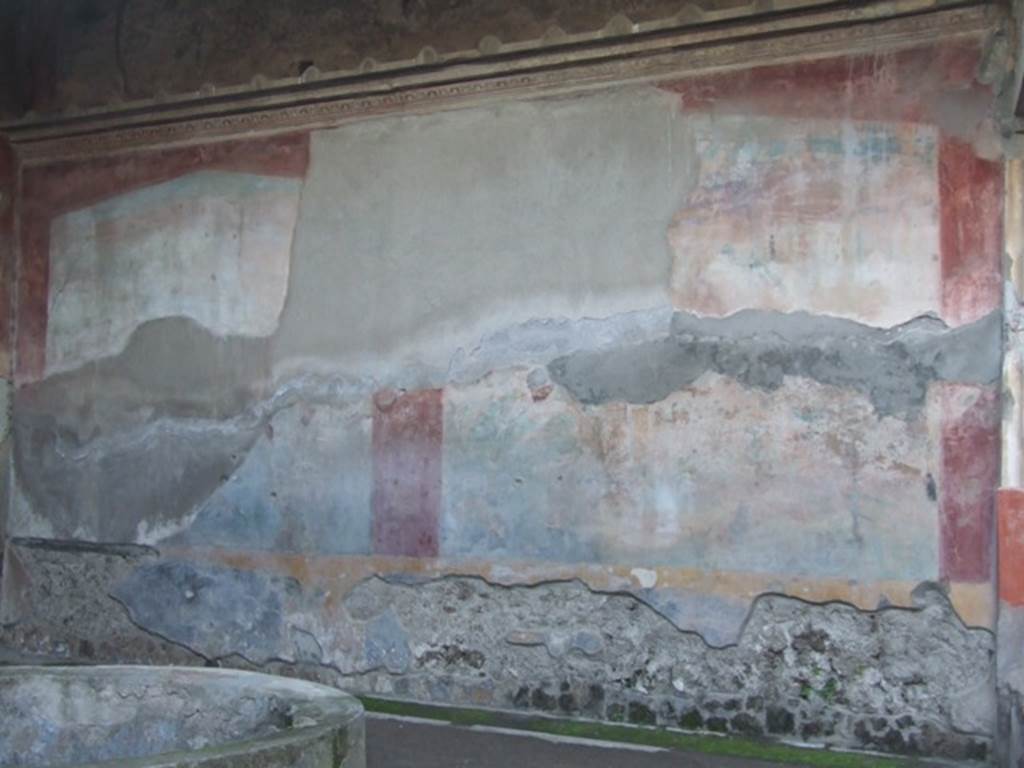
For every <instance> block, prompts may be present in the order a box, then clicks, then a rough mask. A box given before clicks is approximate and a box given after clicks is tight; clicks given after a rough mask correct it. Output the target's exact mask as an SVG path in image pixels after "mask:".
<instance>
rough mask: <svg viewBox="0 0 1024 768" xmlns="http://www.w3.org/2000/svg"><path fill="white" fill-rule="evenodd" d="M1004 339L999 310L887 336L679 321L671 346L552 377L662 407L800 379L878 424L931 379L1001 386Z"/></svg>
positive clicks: (783, 320) (911, 410) (648, 346)
mask: <svg viewBox="0 0 1024 768" xmlns="http://www.w3.org/2000/svg"><path fill="white" fill-rule="evenodd" d="M1000 339H1001V320H1000V317H999V314H998V313H997V312H993V313H990V314H988V315H987V316H985V317H984V318H982V319H981V320H978V321H976V322H974V323H971V324H970V325H967V326H964V327H961V328H957V329H948V328H947V327H946V326H945V325H944V324H943V323H942V322H941V321H939V320H936V319H934V318H929V317H922V318H917V319H915V320H913V321H911V322H908V323H906V324H904V325H901V326H898V327H896V328H892V329H879V328H874V327H871V326H865V325H861V324H859V323H855V322H853V321H849V320H843V319H839V318H832V317H827V316H825V317H820V316H814V315H808V314H805V313H801V312H796V313H792V314H783V313H778V312H765V311H759V310H744V311H742V312H737V313H736V314H734V315H731V316H730V317H728V318H723V319H718V318H699V317H695V316H693V315H687V314H682V313H680V314H677V315H676V317H675V319H674V321H673V324H672V331H671V333H670V334H669V335H668V337H667V338H664V339H660V340H657V341H649V342H643V343H638V344H633V345H626V346H622V347H620V348H618V349H614V350H609V351H602V352H579V353H576V354H573V355H567V356H565V357H560V358H558V359H556V360H554V361H552V362H551V363H550V364H549V366H548V369H549V370H550V372H551V376H552V378H553V379H554V380H555V381H556V382H558V383H559V384H560V385H562V386H564V387H565V388H566V389H567V390H568V391H569V392H571V393H572V395H573V396H574V397H575V398H576V399H577V400H579V401H580V402H581V403H585V404H600V403H609V402H626V403H656V402H658V401H660V400H663V399H664V398H665V397H667V396H668V395H669V394H671V393H672V392H675V391H678V390H679V389H682V388H684V387H687V386H690V385H691V384H693V382H694V381H696V380H697V379H698V378H699V377H700V376H701V375H702V374H704V373H705V372H706V371H714V372H717V373H720V374H722V375H726V376H730V377H732V378H734V379H736V380H737V381H739V382H741V383H742V384H744V386H748V387H755V388H759V389H764V390H768V391H771V390H775V389H778V388H779V387H780V386H781V385H782V382H783V379H784V378H785V377H786V376H802V377H806V378H809V379H812V380H814V381H818V382H821V383H823V384H829V385H834V386H838V387H842V388H845V389H851V390H854V391H858V392H861V393H863V394H864V395H865V396H867V397H868V398H869V399H870V400H871V403H872V405H873V406H874V408H875V410H876V412H877V413H878V415H879V416H880V417H881V416H898V417H900V418H912V417H913V416H914V414H915V413H917V412H919V411H920V409H921V408H922V407H923V406H924V404H925V399H926V395H927V391H928V386H929V384H930V383H932V382H933V381H956V382H969V383H992V382H994V381H996V380H997V378H998V377H999V373H1000V361H1001V348H1000Z"/></svg>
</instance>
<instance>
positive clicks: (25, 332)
mask: <svg viewBox="0 0 1024 768" xmlns="http://www.w3.org/2000/svg"><path fill="white" fill-rule="evenodd" d="M308 164H309V135H308V134H306V133H298V134H290V135H286V136H274V137H268V138H262V139H249V140H245V141H230V142H219V143H215V144H210V145H205V146H196V147H183V148H179V149H167V150H161V151H158V152H149V153H145V154H140V155H130V156H124V157H114V158H103V159H99V160H93V161H88V162H66V163H55V164H53V165H48V166H43V167H39V168H33V169H29V170H26V171H25V173H24V176H23V180H22V182H23V184H22V195H23V200H22V207H21V214H20V215H21V254H20V259H21V262H20V263H21V270H20V274H19V283H18V287H17V290H18V324H17V327H18V338H17V349H18V370H17V371H16V373H15V378H16V380H17V381H18V383H24V382H29V381H35V380H37V379H39V378H41V377H42V376H43V372H44V371H45V370H46V326H47V300H48V296H49V281H50V265H49V250H50V223H51V222H52V220H53V219H54V217H56V216H58V215H60V214H62V213H67V212H69V211H74V210H77V209H79V208H84V207H86V206H89V205H93V204H95V203H98V202H100V201H102V200H106V199H109V198H112V197H115V196H117V195H120V194H123V193H125V192H129V191H132V190H135V189H139V188H140V187H144V186H148V185H151V184H156V183H159V182H161V181H168V180H170V179H174V178H177V177H180V176H183V175H185V174H186V173H190V172H192V171H198V170H224V171H238V172H244V173H258V174H263V175H271V176H285V177H289V178H302V177H303V176H304V175H305V173H306V169H307V167H308Z"/></svg>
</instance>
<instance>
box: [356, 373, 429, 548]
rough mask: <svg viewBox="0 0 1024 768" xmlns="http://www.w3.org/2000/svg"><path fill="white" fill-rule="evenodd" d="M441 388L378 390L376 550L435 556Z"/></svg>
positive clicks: (375, 426)
mask: <svg viewBox="0 0 1024 768" xmlns="http://www.w3.org/2000/svg"><path fill="white" fill-rule="evenodd" d="M443 431H444V421H443V397H442V390H440V389H425V390H419V391H416V392H405V393H395V392H392V391H390V390H384V391H381V392H378V393H377V394H376V396H375V397H374V411H373V502H372V507H373V550H374V552H376V553H377V554H383V555H408V556H410V557H435V556H436V555H437V552H438V521H439V518H440V509H441V444H442V435H443Z"/></svg>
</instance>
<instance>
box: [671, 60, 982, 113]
mask: <svg viewBox="0 0 1024 768" xmlns="http://www.w3.org/2000/svg"><path fill="white" fill-rule="evenodd" d="M979 57H980V46H979V45H978V43H977V42H976V41H964V42H959V43H950V42H946V43H943V44H940V45H933V46H922V47H918V48H912V49H906V50H902V51H893V52H887V53H882V54H875V55H861V56H841V57H833V58H824V59H812V60H805V61H795V62H790V63H786V64H772V65H767V66H763V67H753V68H749V69H741V70H728V71H723V72H716V73H713V74H710V75H697V76H695V77H690V78H686V79H684V80H678V81H675V82H671V83H662V84H661V87H662V88H665V89H666V90H670V91H673V92H675V93H678V94H679V95H680V97H681V98H682V104H683V108H684V109H693V110H701V111H708V110H712V109H722V110H724V111H742V112H744V113H750V114H757V115H778V116H793V117H810V118H852V119H855V120H897V121H907V122H935V121H936V118H937V110H938V109H940V108H941V107H942V105H941V104H940V103H938V101H937V97H939V96H940V95H941V94H943V93H946V92H949V91H951V90H956V89H961V90H963V91H970V90H983V89H984V86H981V85H980V84H978V83H976V82H975V78H974V75H975V71H976V69H977V64H978V60H979Z"/></svg>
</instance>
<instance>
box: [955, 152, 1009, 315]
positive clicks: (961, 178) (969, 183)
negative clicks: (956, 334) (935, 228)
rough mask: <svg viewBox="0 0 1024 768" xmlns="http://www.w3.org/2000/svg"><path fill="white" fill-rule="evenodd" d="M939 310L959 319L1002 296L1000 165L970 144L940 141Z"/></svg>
mask: <svg viewBox="0 0 1024 768" xmlns="http://www.w3.org/2000/svg"><path fill="white" fill-rule="evenodd" d="M939 206H940V216H941V220H940V223H939V227H940V230H939V231H940V246H939V247H940V248H941V260H942V316H943V319H945V321H946V322H947V323H949V324H950V325H962V324H963V323H970V322H973V321H974V320H977V319H978V318H981V317H984V316H985V315H987V314H988V313H989V312H991V311H992V310H994V309H996V308H998V307H999V306H1000V303H1001V296H1002V265H1001V258H1002V248H1003V246H1002V241H1003V231H1002V223H1003V166H1002V164H1001V163H998V162H993V161H991V160H983V159H981V158H979V157H978V156H977V155H976V154H975V153H974V149H973V148H972V147H971V145H970V144H968V143H966V142H963V141H960V140H959V139H952V138H948V137H946V138H943V139H942V140H941V142H940V144H939Z"/></svg>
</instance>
